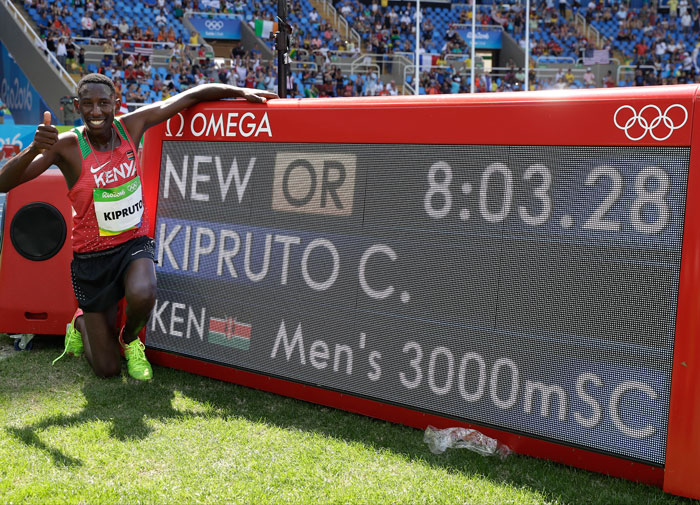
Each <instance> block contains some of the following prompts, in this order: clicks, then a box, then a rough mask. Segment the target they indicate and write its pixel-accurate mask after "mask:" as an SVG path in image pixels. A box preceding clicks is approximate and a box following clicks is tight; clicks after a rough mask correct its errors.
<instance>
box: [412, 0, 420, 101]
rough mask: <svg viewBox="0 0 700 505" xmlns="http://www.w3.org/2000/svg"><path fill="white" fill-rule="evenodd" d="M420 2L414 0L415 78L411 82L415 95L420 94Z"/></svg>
mask: <svg viewBox="0 0 700 505" xmlns="http://www.w3.org/2000/svg"><path fill="white" fill-rule="evenodd" d="M420 17H421V16H420V0H416V78H415V80H414V81H413V87H414V88H415V94H416V95H418V94H420V53H419V52H418V50H419V49H420V21H421V20H420Z"/></svg>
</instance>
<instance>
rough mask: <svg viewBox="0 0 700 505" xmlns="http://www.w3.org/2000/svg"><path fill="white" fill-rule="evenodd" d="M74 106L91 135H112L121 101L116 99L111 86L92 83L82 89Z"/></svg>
mask: <svg viewBox="0 0 700 505" xmlns="http://www.w3.org/2000/svg"><path fill="white" fill-rule="evenodd" d="M74 105H75V109H76V111H77V112H78V113H79V114H80V117H81V118H83V122H84V123H85V128H86V129H87V132H88V133H89V134H92V135H93V136H101V135H110V134H111V128H112V122H113V121H114V114H115V111H116V109H117V108H118V107H120V106H121V99H120V98H115V96H114V94H113V93H112V90H111V89H110V88H109V86H107V85H105V84H99V83H95V82H91V83H88V84H86V85H84V86H83V87H82V88H81V89H80V94H79V95H78V98H76V99H75V101H74Z"/></svg>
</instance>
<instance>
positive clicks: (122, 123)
mask: <svg viewBox="0 0 700 505" xmlns="http://www.w3.org/2000/svg"><path fill="white" fill-rule="evenodd" d="M235 97H242V98H245V99H246V100H248V101H250V102H265V101H266V99H267V98H277V95H275V94H274V93H269V92H266V91H258V90H253V89H246V88H238V87H235V86H228V85H224V84H204V85H201V86H197V87H195V88H192V89H189V90H187V91H185V92H183V93H181V94H179V95H176V96H174V97H171V98H169V99H167V100H165V101H162V102H158V103H154V104H151V105H146V106H144V107H141V108H140V109H137V110H135V111H133V112H130V113H128V114H125V115H123V116H121V117H120V118H118V119H117V118H115V117H114V114H115V111H117V110H119V108H120V106H121V99H120V97H118V96H116V92H115V88H114V84H113V83H112V81H111V79H109V78H108V77H106V76H104V75H101V74H89V75H86V76H85V77H83V78H82V79H81V80H80V82H79V83H78V98H76V99H75V100H74V103H73V105H74V107H75V109H76V111H77V112H79V113H80V116H81V117H82V119H83V122H84V124H85V126H84V127H81V128H75V129H73V130H72V131H70V132H66V133H62V134H60V135H59V134H58V130H57V129H56V128H55V127H54V126H51V116H50V114H49V113H48V112H47V113H45V114H44V124H42V125H39V126H38V128H37V130H36V134H35V135H34V141H33V142H32V143H31V144H30V145H29V146H28V147H27V148H25V149H24V150H23V151H22V152H20V153H19V154H18V155H17V156H15V157H14V158H13V159H11V160H10V161H9V162H7V164H5V166H4V167H3V168H2V169H0V192H7V191H9V190H11V189H12V188H14V187H15V186H18V185H19V184H22V183H23V182H26V181H28V180H31V179H33V178H34V177H37V176H38V175H40V174H41V173H42V172H44V171H45V170H46V169H47V168H49V167H50V166H51V165H53V164H55V165H58V167H59V168H60V169H61V171H62V172H63V176H64V177H65V179H66V184H67V186H68V198H69V199H70V201H71V204H72V205H73V209H74V210H75V215H74V217H73V261H72V262H71V277H72V281H73V290H74V292H75V296H76V298H77V299H78V307H79V310H78V312H76V315H75V316H74V317H73V321H72V322H71V324H70V325H69V327H68V329H67V331H66V339H65V351H64V354H66V353H68V354H72V355H74V356H80V355H82V353H83V351H84V352H85V356H86V357H87V360H88V362H89V363H90V365H91V366H92V368H93V370H94V371H95V373H96V374H97V375H98V376H100V377H112V376H115V375H119V373H120V372H121V356H120V353H119V344H121V345H122V346H123V347H124V355H125V356H126V360H127V368H128V371H129V375H131V376H132V377H133V378H135V379H139V380H149V379H151V377H152V376H153V371H152V369H151V365H150V364H149V363H148V361H147V360H146V355H145V353H144V346H143V344H142V343H141V341H140V340H139V339H138V338H136V337H137V335H138V333H139V331H140V330H141V329H142V328H143V327H144V325H145V324H146V321H147V320H148V318H149V316H150V314H151V310H152V309H153V305H154V303H155V296H156V274H155V267H154V261H153V259H154V249H155V242H154V240H153V239H152V238H151V237H148V236H147V235H146V230H147V228H148V223H147V216H148V214H147V213H146V212H145V209H144V201H143V196H142V192H141V174H142V172H141V167H140V166H139V163H138V158H137V156H136V153H137V144H136V143H137V142H138V141H139V139H140V138H141V136H142V135H143V133H144V132H145V131H146V130H147V129H148V128H150V127H151V126H154V125H156V124H158V123H160V122H162V121H165V120H167V119H168V118H170V117H172V116H174V115H175V114H177V113H178V112H180V111H181V110H183V109H185V108H187V107H190V106H192V105H194V104H196V103H198V102H201V101H205V100H218V99H221V98H235ZM122 298H126V324H125V325H124V326H123V327H122V328H121V331H120V332H119V335H118V336H117V335H115V333H114V328H115V322H116V315H117V304H118V302H119V300H121V299H122ZM61 356H63V355H61Z"/></svg>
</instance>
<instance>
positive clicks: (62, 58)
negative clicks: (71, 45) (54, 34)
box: [56, 37, 68, 68]
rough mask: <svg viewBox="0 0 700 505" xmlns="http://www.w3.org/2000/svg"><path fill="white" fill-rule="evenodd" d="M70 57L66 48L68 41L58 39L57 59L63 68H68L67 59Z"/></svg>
mask: <svg viewBox="0 0 700 505" xmlns="http://www.w3.org/2000/svg"><path fill="white" fill-rule="evenodd" d="M67 56H68V48H67V47H66V41H65V39H64V38H63V37H61V38H60V39H58V44H56V59H57V60H58V62H59V63H60V64H61V66H62V67H63V68H66V57H67Z"/></svg>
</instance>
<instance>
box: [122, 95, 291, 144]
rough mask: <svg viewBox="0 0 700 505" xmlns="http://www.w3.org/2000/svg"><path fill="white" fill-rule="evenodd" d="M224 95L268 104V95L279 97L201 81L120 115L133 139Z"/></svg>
mask: <svg viewBox="0 0 700 505" xmlns="http://www.w3.org/2000/svg"><path fill="white" fill-rule="evenodd" d="M222 98H245V99H246V100H248V101H249V102H253V103H265V102H266V101H267V99H268V98H279V97H278V96H277V95H276V94H275V93H270V92H269V91H262V90H258V89H249V88H239V87H237V86H229V85H228V84H201V85H199V86H195V87H194V88H190V89H188V90H187V91H184V92H182V93H180V94H178V95H175V96H173V97H170V98H168V99H167V100H163V101H162V102H156V103H153V104H150V105H146V106H144V107H141V108H139V109H137V110H135V111H133V112H130V113H128V114H125V115H123V116H121V118H120V119H121V121H122V122H123V123H124V126H126V129H127V130H129V133H130V134H131V138H132V139H134V142H138V139H140V138H141V135H143V133H144V132H145V131H146V130H147V129H148V128H150V127H151V126H154V125H157V124H158V123H161V122H163V121H165V120H167V119H169V118H171V117H173V116H174V115H175V114H177V113H178V112H180V111H181V110H183V109H186V108H187V107H191V106H192V105H195V104H196V103H199V102H204V101H208V100H220V99H222Z"/></svg>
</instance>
